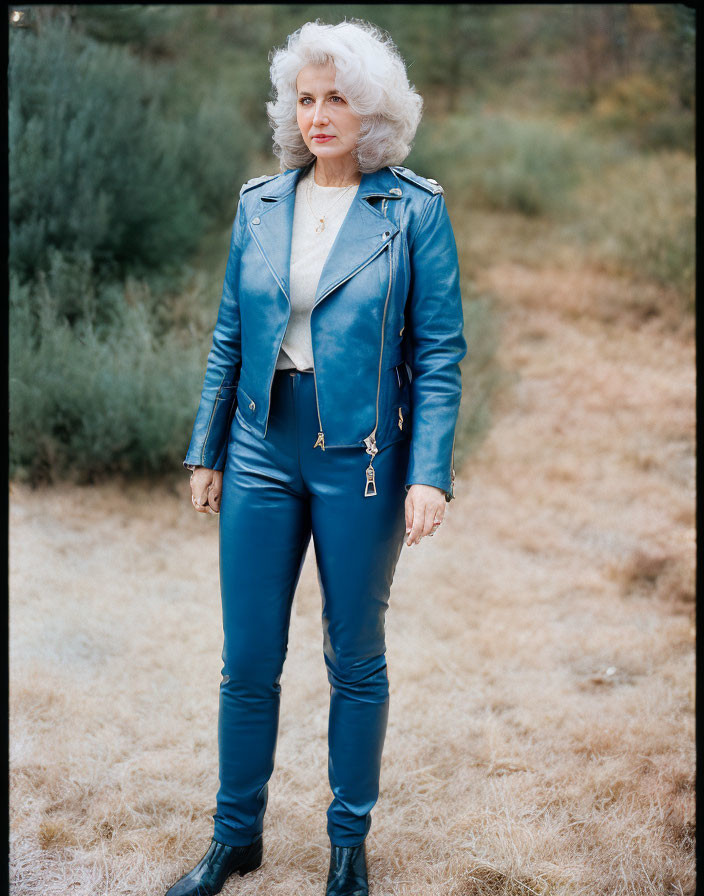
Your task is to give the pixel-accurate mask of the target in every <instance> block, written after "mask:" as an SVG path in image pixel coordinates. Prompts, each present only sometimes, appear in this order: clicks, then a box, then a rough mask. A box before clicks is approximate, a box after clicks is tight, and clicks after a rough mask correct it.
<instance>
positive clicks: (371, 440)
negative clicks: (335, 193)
mask: <svg viewBox="0 0 704 896" xmlns="http://www.w3.org/2000/svg"><path fill="white" fill-rule="evenodd" d="M392 275H393V258H392V255H391V248H390V247H389V285H388V288H387V290H386V301H385V302H384V313H383V315H382V317H381V347H380V349H379V374H378V378H377V384H376V419H375V420H374V429H373V430H372V431H371V432H370V433H369V435H368V436H367V437H366V439H365V440H364V444H365V445H366V446H367V454H369V455H371V456H370V458H369V466H368V467H367V469H366V485H365V487H364V497H365V498H370V497H374V495H376V493H377V491H376V481H375V479H374V467H373V466H372V464H373V463H374V458H375V456H376V454H377V453H378V451H379V449H378V448H377V447H376V430H377V427H378V426H379V392H380V390H381V361H382V357H383V355H384V324H385V323H386V309H387V307H388V305H389V296H390V295H391V278H392Z"/></svg>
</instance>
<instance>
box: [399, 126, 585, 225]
mask: <svg viewBox="0 0 704 896" xmlns="http://www.w3.org/2000/svg"><path fill="white" fill-rule="evenodd" d="M583 154H584V147H583V146H582V145H581V141H580V140H579V139H578V138H576V137H573V136H570V135H566V134H563V133H562V132H561V131H559V130H558V129H557V127H556V126H555V125H554V124H553V123H551V122H549V121H546V122H543V121H525V120H520V119H511V118H502V117H499V116H486V115H482V114H475V115H463V116H462V115H458V116H453V117H450V118H448V119H447V120H445V121H443V122H442V123H437V125H436V126H435V127H431V126H430V125H426V126H425V127H423V126H421V129H420V130H419V134H418V138H417V140H416V144H415V146H414V148H413V151H412V153H411V155H410V156H409V159H408V162H406V164H407V165H408V167H409V168H412V169H413V170H415V171H416V172H417V173H418V174H422V175H424V176H426V177H434V178H435V179H436V180H438V181H440V183H442V184H443V186H446V187H447V189H448V191H450V190H452V191H454V192H455V193H457V194H458V195H461V196H462V197H463V200H464V202H465V203H466V204H467V205H469V206H471V207H483V208H489V209H498V210H504V211H515V212H520V213H521V214H524V215H528V216H532V215H540V214H545V213H549V212H553V211H557V210H560V209H562V208H563V207H565V206H566V205H567V204H568V203H569V192H570V190H571V189H572V187H573V186H574V185H575V184H576V183H577V182H578V169H579V161H580V159H581V158H582V156H583Z"/></svg>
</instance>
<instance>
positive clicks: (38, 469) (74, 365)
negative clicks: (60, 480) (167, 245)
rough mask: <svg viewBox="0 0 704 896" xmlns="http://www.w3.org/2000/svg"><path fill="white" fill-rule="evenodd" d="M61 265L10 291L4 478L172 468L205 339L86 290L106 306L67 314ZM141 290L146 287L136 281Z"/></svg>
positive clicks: (111, 292) (182, 442) (142, 305)
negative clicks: (159, 323) (77, 315)
mask: <svg viewBox="0 0 704 896" xmlns="http://www.w3.org/2000/svg"><path fill="white" fill-rule="evenodd" d="M66 270H67V268H62V266H61V264H60V262H58V261H57V259H56V258H54V266H53V271H54V275H53V276H52V275H51V274H50V275H49V276H47V277H46V278H43V280H42V282H41V283H39V284H34V285H27V284H25V285H22V284H20V282H19V280H18V279H17V278H16V277H13V278H12V283H11V290H10V475H11V476H12V475H21V476H25V477H27V476H30V475H31V476H32V477H33V478H34V479H45V480H48V479H52V478H54V477H55V476H58V475H62V474H64V473H66V472H68V471H69V470H73V471H75V472H77V473H78V474H79V477H80V478H82V479H83V480H90V479H92V478H93V477H95V476H97V475H99V474H103V473H109V472H131V473H148V472H163V471H164V470H166V469H175V468H178V467H179V465H180V463H181V462H182V460H183V457H184V456H185V452H186V448H187V443H188V437H189V434H190V428H191V426H192V423H193V416H194V414H195V409H196V407H197V404H198V394H199V390H200V387H201V385H202V377H203V367H204V355H205V347H206V339H205V337H202V338H201V337H198V338H193V337H187V336H186V335H185V334H184V333H181V334H179V333H176V332H174V331H172V330H168V329H161V328H159V327H158V326H157V325H156V323H155V316H154V314H153V313H152V312H151V311H150V308H149V304H150V303H149V302H148V301H144V300H142V301H139V300H137V301H135V300H132V301H131V302H130V301H128V293H127V292H126V290H125V289H124V287H122V286H121V285H120V284H112V285H110V286H108V285H103V286H102V287H100V288H96V287H95V286H94V285H93V284H92V283H89V284H88V287H89V288H88V289H87V291H86V293H85V295H86V296H87V297H88V298H87V300H86V301H87V302H88V303H93V304H94V306H95V308H105V309H109V311H105V310H101V312H100V314H90V313H88V314H84V315H82V317H81V319H80V320H78V321H77V322H76V323H75V324H74V325H71V324H70V323H69V321H68V319H67V318H66V317H65V316H64V315H63V309H65V307H66V298H65V297H64V296H62V295H61V293H60V285H61V277H62V276H63V275H65V273H66ZM142 290H143V292H146V293H148V288H147V287H145V286H144V285H142Z"/></svg>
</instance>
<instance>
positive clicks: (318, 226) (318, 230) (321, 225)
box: [306, 174, 357, 233]
mask: <svg viewBox="0 0 704 896" xmlns="http://www.w3.org/2000/svg"><path fill="white" fill-rule="evenodd" d="M313 180H314V175H312V174H311V176H310V179H309V181H308V187H307V189H306V199H307V200H308V208H309V209H310V213H311V215H313V218H314V219H315V220H316V221H317V222H318V223H317V224H316V225H315V232H316V233H322V232H323V231H324V230H325V223H326V219H327V216H328V215H329V214H330V210H331V209H332V208H333V206H334V205H336V203H337V202H338V201H339V200H340V199H342V197H343V196H344V195H345V194H346V193H347V191H348V190H351V189H352V187H356V186H357V184H350V185H349V186H348V187H346V188H345V189H344V190H343V191H342V193H340V195H339V196H338V197H337V198H336V199H335V200H333V203H332V205H331V206H330V207H329V208H328V210H327V211H326V212H325V214H324V215H323V216H322V217H319V216H318V215H317V214H316V213H315V212H314V211H313V204H312V202H311V196H312V194H313Z"/></svg>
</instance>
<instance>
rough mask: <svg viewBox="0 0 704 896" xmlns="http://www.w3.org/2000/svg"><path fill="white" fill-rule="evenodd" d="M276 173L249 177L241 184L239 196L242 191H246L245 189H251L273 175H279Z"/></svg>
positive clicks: (271, 178) (272, 177) (270, 178)
mask: <svg viewBox="0 0 704 896" xmlns="http://www.w3.org/2000/svg"><path fill="white" fill-rule="evenodd" d="M279 176H280V175H278V174H263V175H262V176H261V177H251V178H250V179H249V180H248V181H247V182H246V183H244V184H242V186H241V187H240V196H241V195H242V194H243V193H246V192H247V190H251V189H253V188H254V187H257V186H259V184H264V183H266V182H267V181H268V180H273V179H274V178H275V177H279Z"/></svg>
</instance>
